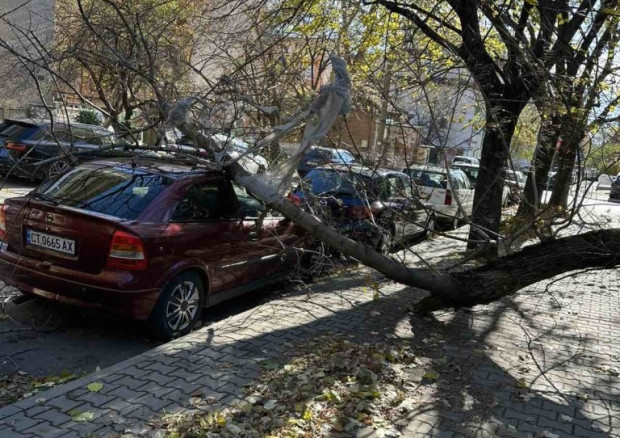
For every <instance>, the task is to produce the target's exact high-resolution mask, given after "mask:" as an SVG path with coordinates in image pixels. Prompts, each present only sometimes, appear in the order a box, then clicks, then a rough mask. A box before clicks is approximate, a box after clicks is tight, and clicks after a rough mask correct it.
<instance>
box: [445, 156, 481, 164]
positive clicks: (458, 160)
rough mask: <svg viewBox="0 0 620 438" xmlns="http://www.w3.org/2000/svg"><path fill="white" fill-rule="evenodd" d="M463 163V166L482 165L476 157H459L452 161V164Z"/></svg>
mask: <svg viewBox="0 0 620 438" xmlns="http://www.w3.org/2000/svg"><path fill="white" fill-rule="evenodd" d="M457 163H463V164H473V165H476V166H479V165H480V160H479V159H478V158H475V157H464V156H462V155H457V156H456V157H454V158H453V159H452V164H457Z"/></svg>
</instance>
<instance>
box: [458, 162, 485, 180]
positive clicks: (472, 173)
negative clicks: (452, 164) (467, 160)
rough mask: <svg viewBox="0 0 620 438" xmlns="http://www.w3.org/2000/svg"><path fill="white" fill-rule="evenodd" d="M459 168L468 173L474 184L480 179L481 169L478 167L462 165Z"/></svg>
mask: <svg viewBox="0 0 620 438" xmlns="http://www.w3.org/2000/svg"><path fill="white" fill-rule="evenodd" d="M458 168H459V169H460V170H461V171H463V172H464V173H465V175H467V178H469V181H470V182H471V183H472V184H475V183H476V181H478V174H479V173H480V169H479V168H478V167H460V166H458Z"/></svg>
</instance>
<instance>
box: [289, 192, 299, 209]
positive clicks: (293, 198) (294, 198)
mask: <svg viewBox="0 0 620 438" xmlns="http://www.w3.org/2000/svg"><path fill="white" fill-rule="evenodd" d="M286 199H288V200H289V201H291V202H292V203H293V204H295V205H296V206H298V207H299V206H300V205H301V198H300V197H299V196H297V195H296V194H294V193H289V194H288V195H287V196H286Z"/></svg>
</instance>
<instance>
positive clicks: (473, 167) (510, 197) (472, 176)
mask: <svg viewBox="0 0 620 438" xmlns="http://www.w3.org/2000/svg"><path fill="white" fill-rule="evenodd" d="M452 168H453V169H459V170H462V171H463V172H465V175H467V178H469V181H470V182H471V185H472V187H473V188H476V183H477V182H478V175H479V174H480V166H479V165H478V164H466V163H455V164H453V165H452ZM524 185H525V183H524ZM513 192H514V191H513V190H512V189H511V187H510V186H509V185H507V184H504V188H503V189H502V206H504V207H506V206H508V204H510V203H511V202H519V200H520V197H519V196H518V193H513Z"/></svg>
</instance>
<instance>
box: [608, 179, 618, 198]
mask: <svg viewBox="0 0 620 438" xmlns="http://www.w3.org/2000/svg"><path fill="white" fill-rule="evenodd" d="M609 198H610V199H619V198H620V173H619V174H618V175H616V177H615V178H614V179H613V180H612V181H611V189H610V190H609Z"/></svg>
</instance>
